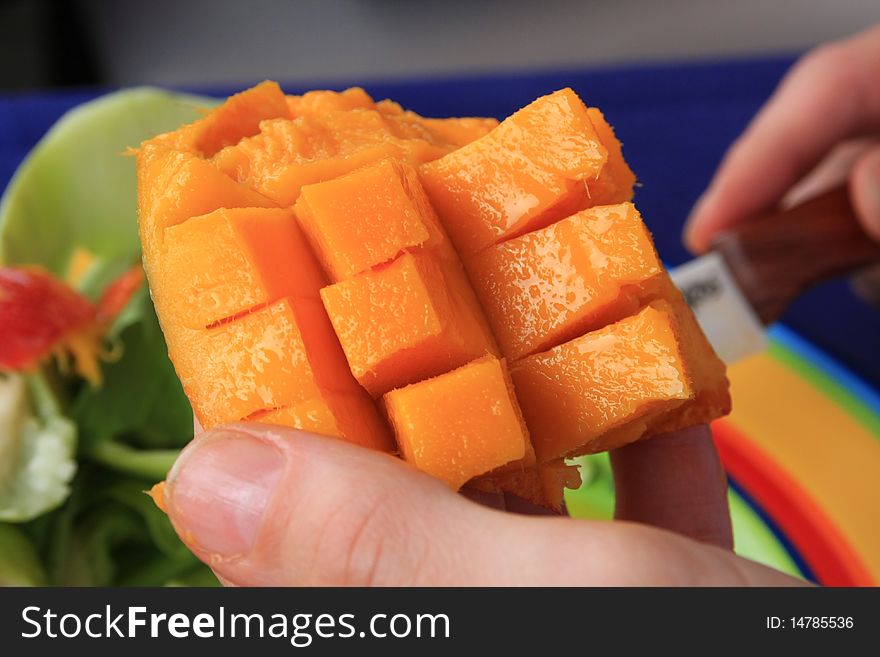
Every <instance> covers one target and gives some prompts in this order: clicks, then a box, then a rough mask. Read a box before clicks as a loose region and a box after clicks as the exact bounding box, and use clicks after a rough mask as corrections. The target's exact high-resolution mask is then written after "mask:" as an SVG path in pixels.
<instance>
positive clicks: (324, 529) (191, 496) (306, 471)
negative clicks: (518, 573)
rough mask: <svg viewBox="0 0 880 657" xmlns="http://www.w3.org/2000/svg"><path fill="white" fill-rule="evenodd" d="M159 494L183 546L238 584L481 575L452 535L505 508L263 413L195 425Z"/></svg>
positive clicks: (468, 538)
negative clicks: (272, 421) (247, 419)
mask: <svg viewBox="0 0 880 657" xmlns="http://www.w3.org/2000/svg"><path fill="white" fill-rule="evenodd" d="M165 495H166V506H167V510H168V514H169V517H170V518H171V521H172V523H173V524H174V527H175V529H176V530H177V532H178V533H179V534H180V536H181V538H182V539H183V540H184V542H186V543H187V545H188V546H189V547H190V549H192V550H193V552H195V553H196V555H197V556H199V558H201V559H202V560H203V561H205V562H206V563H207V564H208V565H210V566H211V567H212V568H213V569H214V571H215V572H216V573H217V574H218V575H219V576H220V578H221V579H223V580H225V581H228V582H230V583H234V584H238V585H244V586H248V585H252V586H253V585H313V584H326V585H370V584H383V585H393V584H401V585H404V584H419V583H421V584H431V583H441V584H442V583H450V582H451V581H453V578H454V579H455V580H461V581H468V580H469V581H476V578H478V577H479V569H480V568H482V567H483V564H477V563H473V562H472V561H471V560H468V561H464V560H459V559H458V557H457V555H458V554H459V553H460V552H461V550H456V549H455V544H459V543H464V544H468V545H473V546H478V545H481V544H483V545H484V544H485V543H486V542H487V541H489V540H490V537H493V540H494V537H498V536H500V535H501V534H500V532H501V530H500V528H498V527H496V524H498V523H497V521H496V518H495V516H496V515H499V516H500V515H501V514H496V512H492V511H490V510H487V509H484V508H483V507H480V506H479V505H477V504H474V503H472V502H469V501H468V500H466V499H464V498H463V497H462V496H460V495H457V494H455V493H454V492H453V491H451V490H450V489H448V488H447V487H445V486H444V485H443V484H441V483H440V482H438V481H436V480H434V479H433V478H431V477H428V476H427V475H424V474H422V473H420V472H418V471H417V470H415V469H414V468H412V467H410V466H408V465H407V464H405V463H404V462H402V461H400V460H399V459H396V458H393V457H391V456H389V455H386V454H382V453H379V452H373V451H370V450H366V449H363V448H358V447H355V446H352V445H349V444H347V443H345V442H343V441H341V440H336V439H330V438H325V437H323V436H316V435H313V434H309V433H305V432H301V431H296V430H292V429H286V428H282V427H275V426H270V425H263V424H244V423H242V424H234V425H228V426H225V427H223V428H220V429H216V430H213V431H208V432H205V433H203V434H201V435H200V436H198V437H197V438H196V439H195V440H194V441H193V442H192V443H190V445H189V446H188V447H187V448H186V449H185V450H184V452H183V453H182V455H181V456H180V458H179V459H178V461H177V463H176V464H175V466H174V468H173V469H172V470H171V472H170V473H169V476H168V482H167V485H166V493H165ZM475 552H476V553H477V554H479V551H478V550H475ZM480 579H482V578H480Z"/></svg>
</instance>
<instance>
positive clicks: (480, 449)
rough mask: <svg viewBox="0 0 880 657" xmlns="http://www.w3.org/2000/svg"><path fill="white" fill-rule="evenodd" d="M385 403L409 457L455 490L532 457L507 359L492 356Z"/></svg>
mask: <svg viewBox="0 0 880 657" xmlns="http://www.w3.org/2000/svg"><path fill="white" fill-rule="evenodd" d="M384 401H385V408H386V409H387V411H388V417H389V418H390V420H391V424H392V426H393V427H394V431H395V435H396V436H397V441H398V446H399V447H400V452H401V454H402V455H403V457H404V458H405V459H406V460H407V461H409V462H410V463H412V464H413V465H414V466H416V467H417V468H419V469H420V470H422V471H424V472H427V473H428V474H431V475H433V476H435V477H437V478H438V479H440V480H441V481H443V482H444V483H446V484H447V485H448V486H449V487H450V488H453V489H455V490H458V489H459V488H461V486H462V485H463V484H464V483H465V482H467V481H468V480H470V479H472V478H473V477H475V476H477V475H480V474H483V473H484V472H487V471H489V470H494V469H495V468H498V467H501V466H503V465H504V464H506V463H509V462H511V461H516V460H518V459H522V458H523V457H524V456H525V454H526V445H527V443H528V440H529V437H528V430H527V429H526V427H525V424H524V423H523V420H522V415H521V413H520V410H519V406H518V404H517V401H516V396H515V395H514V393H513V390H512V387H511V384H510V381H509V379H508V376H507V372H506V367H505V365H504V361H501V360H498V359H496V358H494V357H492V356H486V357H483V358H480V359H478V360H475V361H473V362H471V363H468V364H466V365H464V366H462V367H460V368H459V369H457V370H454V371H452V372H447V373H446V374H442V375H440V376H438V377H435V378H433V379H428V380H425V381H421V382H419V383H415V384H413V385H409V386H407V387H405V388H401V389H399V390H393V391H391V392H389V393H388V394H386V395H385V398H384Z"/></svg>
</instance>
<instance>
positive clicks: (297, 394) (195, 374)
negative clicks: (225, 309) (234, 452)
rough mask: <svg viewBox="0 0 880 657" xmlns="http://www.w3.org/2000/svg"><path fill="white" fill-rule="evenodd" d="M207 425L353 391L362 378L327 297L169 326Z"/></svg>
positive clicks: (181, 372) (178, 364)
mask: <svg viewBox="0 0 880 657" xmlns="http://www.w3.org/2000/svg"><path fill="white" fill-rule="evenodd" d="M165 332H166V339H167V341H168V348H169V351H171V352H172V353H175V354H177V358H176V359H175V361H174V365H175V368H176V369H177V374H178V376H179V377H180V381H181V383H182V384H183V387H184V389H185V390H186V392H187V395H189V397H190V399H191V400H192V404H193V410H194V411H195V413H196V415H197V416H198V418H199V420H200V422H201V423H202V426H204V427H206V428H209V427H212V426H215V425H217V424H222V423H224V422H234V421H238V420H243V419H245V418H247V417H249V416H251V415H253V414H254V413H258V412H260V411H264V410H267V409H276V408H283V407H285V406H293V405H296V404H299V403H301V402H305V401H308V400H311V399H316V398H319V397H321V395H322V392H323V391H324V390H331V391H337V392H351V391H354V390H357V389H358V387H357V383H356V382H355V381H354V379H353V378H352V376H351V373H350V372H349V371H348V368H347V366H346V364H345V357H344V355H343V353H342V350H341V349H340V347H339V343H338V342H337V341H336V338H335V336H334V334H333V329H332V327H331V326H330V323H329V321H328V319H327V316H326V314H325V313H324V309H323V307H322V306H321V303H320V301H318V300H316V299H289V298H288V299H280V300H279V301H276V302H274V303H272V304H269V305H268V306H264V307H263V308H260V309H259V310H256V311H254V312H251V313H248V314H246V315H243V316H242V317H238V318H236V319H233V320H231V321H229V322H224V323H221V324H218V325H217V326H215V327H213V328H210V329H190V328H187V327H184V326H182V325H178V326H176V327H168V328H166V330H165Z"/></svg>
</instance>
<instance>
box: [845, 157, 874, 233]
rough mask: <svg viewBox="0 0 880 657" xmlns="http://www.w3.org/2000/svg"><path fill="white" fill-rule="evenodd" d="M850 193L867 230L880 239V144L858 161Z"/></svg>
mask: <svg viewBox="0 0 880 657" xmlns="http://www.w3.org/2000/svg"><path fill="white" fill-rule="evenodd" d="M850 195H851V198H852V203H853V207H854V208H855V210H856V214H857V215H858V216H859V218H860V219H861V221H862V225H863V226H864V228H865V230H866V231H867V232H868V234H869V235H870V236H871V237H873V238H874V239H875V240H877V241H880V145H878V146H875V147H874V148H871V149H869V150H868V151H866V152H865V153H863V154H862V155H861V157H859V159H858V160H857V161H856V163H855V165H854V166H853V170H852V175H851V177H850Z"/></svg>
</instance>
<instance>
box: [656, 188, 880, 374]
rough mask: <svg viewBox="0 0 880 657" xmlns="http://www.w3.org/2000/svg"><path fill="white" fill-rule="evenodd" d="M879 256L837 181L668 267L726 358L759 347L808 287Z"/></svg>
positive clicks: (731, 359) (850, 271)
mask: <svg viewBox="0 0 880 657" xmlns="http://www.w3.org/2000/svg"><path fill="white" fill-rule="evenodd" d="M873 263H880V243H878V242H877V241H876V240H874V239H873V238H872V237H870V236H869V235H868V234H867V233H866V232H865V231H864V229H863V228H862V227H861V225H860V223H859V221H858V218H857V216H856V213H855V210H854V209H853V207H852V205H851V202H850V196H849V190H848V189H847V187H846V186H845V185H842V186H840V187H837V188H835V189H832V190H831V191H829V192H826V193H824V194H821V195H820V196H817V197H815V198H813V199H811V200H809V201H807V202H805V203H802V204H800V205H797V206H794V207H792V208H789V209H786V210H783V211H780V212H774V213H770V214H767V215H764V216H762V217H758V218H755V219H754V220H753V221H750V222H748V223H745V224H743V225H741V226H737V227H736V228H734V229H731V230H728V231H725V232H723V233H720V234H719V235H718V236H717V237H716V238H715V239H714V241H713V242H712V248H711V250H710V252H709V253H707V254H706V255H703V256H700V257H699V258H696V259H694V260H691V261H690V262H687V263H684V264H683V265H680V266H678V267H676V268H674V269H673V270H672V271H670V275H671V276H672V280H673V282H674V283H675V284H676V285H677V286H678V288H679V289H680V290H681V291H682V293H683V294H684V297H685V299H686V300H687V302H688V303H689V304H690V306H691V308H692V309H693V311H694V314H695V315H696V317H697V321H698V322H699V323H700V326H701V327H702V328H703V330H704V331H705V333H706V335H707V337H708V338H709V342H711V343H712V346H713V347H714V348H715V351H716V352H717V353H718V355H719V356H720V357H721V359H722V360H724V361H725V362H726V363H732V362H734V361H737V360H740V359H742V358H745V357H747V356H749V355H751V354H754V353H756V352H759V351H761V350H762V349H763V348H764V346H765V345H766V336H765V329H766V327H767V326H769V325H770V324H772V323H773V322H775V321H776V320H778V319H779V318H780V317H781V316H782V315H783V314H784V312H785V311H786V309H787V308H788V306H789V305H790V304H791V303H792V302H793V301H794V300H795V299H796V298H797V297H798V296H800V295H801V294H803V292H805V291H806V290H808V289H809V288H810V287H812V286H814V285H817V284H820V283H823V282H826V281H828V280H831V279H833V278H836V277H839V276H844V275H848V274H853V273H856V272H857V271H859V270H860V269H862V268H864V267H868V266H869V265H871V264H873Z"/></svg>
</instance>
